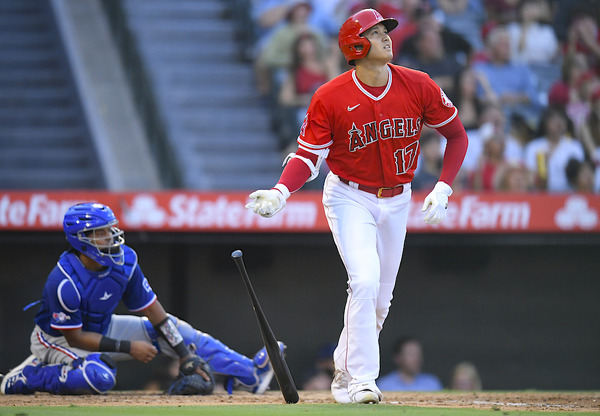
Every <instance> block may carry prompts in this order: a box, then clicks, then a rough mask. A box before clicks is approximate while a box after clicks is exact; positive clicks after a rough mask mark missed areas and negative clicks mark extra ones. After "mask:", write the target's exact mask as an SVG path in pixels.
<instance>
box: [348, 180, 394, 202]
mask: <svg viewBox="0 0 600 416" xmlns="http://www.w3.org/2000/svg"><path fill="white" fill-rule="evenodd" d="M340 182H343V183H345V184H346V185H350V183H351V181H349V180H348V179H344V178H342V177H340ZM352 184H356V185H357V186H353V185H350V186H352V187H353V188H357V189H360V190H361V191H365V192H368V193H370V194H373V195H375V196H377V198H391V197H393V196H396V195H400V194H401V193H402V192H404V185H397V186H394V187H393V188H386V187H381V188H378V187H376V186H367V185H361V184H359V183H356V182H352Z"/></svg>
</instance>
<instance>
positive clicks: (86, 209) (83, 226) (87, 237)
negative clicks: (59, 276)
mask: <svg viewBox="0 0 600 416" xmlns="http://www.w3.org/2000/svg"><path fill="white" fill-rule="evenodd" d="M118 223H119V221H118V220H117V217H115V214H114V213H113V212H112V210H111V209H110V208H109V207H107V206H106V205H102V204H97V203H85V204H77V205H73V206H72V207H71V208H69V209H68V210H67V213H66V214H65V217H64V219H63V229H64V231H65V234H66V235H67V241H69V243H70V244H71V246H73V248H74V249H75V250H77V251H79V252H81V253H83V254H85V255H86V256H88V257H90V258H92V259H93V260H95V261H97V262H98V263H100V264H101V265H103V266H111V265H113V264H116V265H118V266H120V265H122V264H123V263H124V261H125V259H124V254H123V247H121V246H122V245H123V243H124V242H125V239H124V238H123V231H121V230H120V229H119V228H117V224H118ZM99 229H107V231H108V232H109V236H108V237H107V236H104V235H103V236H98V238H96V231H97V230H99Z"/></svg>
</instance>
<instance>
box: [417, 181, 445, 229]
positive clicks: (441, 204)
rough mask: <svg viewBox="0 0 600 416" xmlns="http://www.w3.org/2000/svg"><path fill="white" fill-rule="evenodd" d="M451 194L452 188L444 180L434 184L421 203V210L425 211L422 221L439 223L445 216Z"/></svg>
mask: <svg viewBox="0 0 600 416" xmlns="http://www.w3.org/2000/svg"><path fill="white" fill-rule="evenodd" d="M450 195H452V188H451V187H450V185H448V184H447V183H445V182H442V181H440V182H438V183H436V184H435V187H434V188H433V191H431V192H430V193H429V195H427V197H426V198H425V202H424V203H423V208H422V209H421V211H422V212H424V213H425V217H424V218H423V221H425V222H426V223H427V224H439V223H440V222H442V221H443V220H444V218H446V210H447V209H448V197H449V196H450Z"/></svg>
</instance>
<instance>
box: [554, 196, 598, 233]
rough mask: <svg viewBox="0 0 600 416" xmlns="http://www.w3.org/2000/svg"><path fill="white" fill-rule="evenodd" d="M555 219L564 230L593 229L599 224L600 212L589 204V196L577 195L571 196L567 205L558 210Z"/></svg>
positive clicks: (566, 202)
mask: <svg viewBox="0 0 600 416" xmlns="http://www.w3.org/2000/svg"><path fill="white" fill-rule="evenodd" d="M554 221H555V222H556V225H557V226H558V227H559V228H561V229H563V230H573V229H575V228H581V229H582V230H593V229H594V228H596V226H597V225H598V212H597V211H596V210H594V209H593V208H591V207H590V206H589V204H588V200H587V198H585V197H584V196H581V195H575V196H571V197H569V198H568V199H567V200H566V201H565V206H564V207H563V208H561V209H559V210H558V211H556V215H555V216H554Z"/></svg>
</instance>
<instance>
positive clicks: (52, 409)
mask: <svg viewBox="0 0 600 416" xmlns="http://www.w3.org/2000/svg"><path fill="white" fill-rule="evenodd" d="M0 404H1V400H0ZM599 414H600V413H597V412H569V411H564V410H563V411H560V412H548V411H543V412H536V411H518V410H516V411H503V410H498V409H494V408H490V409H487V410H476V409H446V408H425V407H406V406H398V405H389V404H380V405H338V404H299V405H286V404H270V405H219V406H130V407H126V406H107V407H100V406H93V407H83V406H75V405H71V406H35V407H33V406H28V407H12V406H11V407H7V406H0V416H37V415H44V416H45V415H48V416H54V415H56V416H75V415H77V416H79V415H81V416H95V415H110V416H118V415H124V416H163V415H177V416H188V415H210V416H221V415H223V416H225V415H227V416H305V415H325V416H338V415H339V416H342V415H343V416H354V415H358V416H362V415H394V416H509V415H510V416H519V415H522V416H558V415H561V416H567V415H573V416H584V415H585V416H588V415H599Z"/></svg>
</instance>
